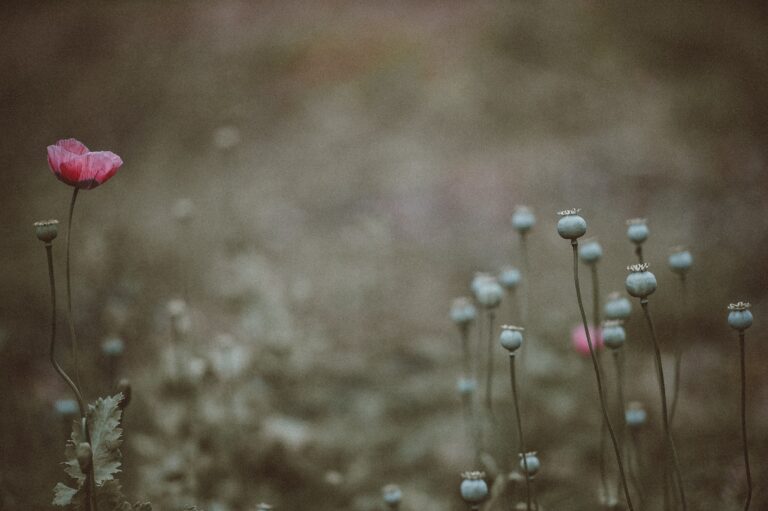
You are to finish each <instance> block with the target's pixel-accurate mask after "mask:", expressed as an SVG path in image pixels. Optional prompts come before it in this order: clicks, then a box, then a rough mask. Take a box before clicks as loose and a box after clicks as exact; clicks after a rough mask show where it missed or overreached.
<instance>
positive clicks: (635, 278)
mask: <svg viewBox="0 0 768 511" xmlns="http://www.w3.org/2000/svg"><path fill="white" fill-rule="evenodd" d="M627 270H629V272H630V273H629V275H627V280H626V281H624V285H625V287H626V288H627V293H629V294H630V295H632V296H634V297H635V298H647V297H648V296H649V295H651V294H652V293H653V292H654V291H656V276H655V275H654V274H653V273H651V272H649V271H648V264H647V263H643V264H633V265H631V266H627Z"/></svg>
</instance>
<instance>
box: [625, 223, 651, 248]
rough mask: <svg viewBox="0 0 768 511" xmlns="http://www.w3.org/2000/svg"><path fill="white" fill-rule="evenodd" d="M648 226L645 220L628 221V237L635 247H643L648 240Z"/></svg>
mask: <svg viewBox="0 0 768 511" xmlns="http://www.w3.org/2000/svg"><path fill="white" fill-rule="evenodd" d="M648 234H649V232H648V225H646V223H645V218H632V219H631V220H627V237H628V238H629V241H631V242H632V243H634V244H635V245H641V244H642V243H643V242H644V241H645V240H647V239H648Z"/></svg>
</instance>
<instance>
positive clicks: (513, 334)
mask: <svg viewBox="0 0 768 511" xmlns="http://www.w3.org/2000/svg"><path fill="white" fill-rule="evenodd" d="M524 330H525V329H524V328H522V327H519V326H512V325H503V326H502V327H501V334H499V342H501V346H502V347H503V348H504V349H505V350H507V351H509V353H510V354H514V353H515V352H516V351H517V350H518V349H520V346H522V345H523V331H524Z"/></svg>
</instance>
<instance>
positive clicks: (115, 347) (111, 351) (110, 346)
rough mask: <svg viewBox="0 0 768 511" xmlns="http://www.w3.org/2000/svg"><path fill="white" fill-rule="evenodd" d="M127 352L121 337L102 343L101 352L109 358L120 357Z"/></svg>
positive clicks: (111, 338) (108, 339)
mask: <svg viewBox="0 0 768 511" xmlns="http://www.w3.org/2000/svg"><path fill="white" fill-rule="evenodd" d="M124 350H125V343H124V342H123V340H122V339H121V338H119V337H108V338H107V339H104V341H103V342H102V343H101V352H102V353H103V354H104V355H106V356H108V357H119V356H120V355H122V354H123V351H124Z"/></svg>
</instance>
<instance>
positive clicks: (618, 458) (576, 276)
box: [571, 240, 635, 511]
mask: <svg viewBox="0 0 768 511" xmlns="http://www.w3.org/2000/svg"><path fill="white" fill-rule="evenodd" d="M571 247H572V248H573V283H574V285H575V287H576V300H577V301H578V302H579V312H580V313H581V322H582V324H583V325H584V334H585V335H586V337H587V345H588V346H589V354H590V356H591V358H592V366H593V367H594V370H595V379H596V380H597V395H598V397H599V398H600V409H601V411H602V412H603V420H605V422H606V426H607V427H608V433H609V434H610V436H611V442H612V443H613V450H614V453H615V454H616V463H617V464H618V466H619V474H620V475H621V485H622V487H623V488H624V497H625V498H626V500H627V507H628V508H629V511H634V509H635V508H634V507H633V506H632V497H631V496H630V494H629V486H628V485H627V478H626V476H625V474H624V463H623V462H622V461H621V451H620V450H619V443H618V441H617V440H616V434H615V433H614V431H613V426H611V421H610V418H609V417H608V407H607V405H606V400H605V392H604V390H603V377H602V375H601V374H600V364H599V363H598V361H597V356H596V355H595V349H594V347H593V346H592V338H591V336H590V335H589V326H588V325H587V315H586V313H585V312H584V303H583V302H582V300H581V287H580V286H579V253H578V252H579V242H578V241H576V240H572V241H571Z"/></svg>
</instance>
